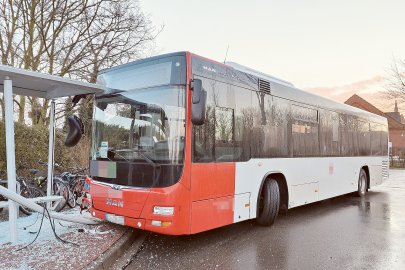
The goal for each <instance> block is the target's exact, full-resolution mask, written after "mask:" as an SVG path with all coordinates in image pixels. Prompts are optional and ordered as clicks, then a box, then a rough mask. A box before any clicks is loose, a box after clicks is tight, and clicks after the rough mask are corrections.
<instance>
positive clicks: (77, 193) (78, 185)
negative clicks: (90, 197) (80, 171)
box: [73, 178, 85, 204]
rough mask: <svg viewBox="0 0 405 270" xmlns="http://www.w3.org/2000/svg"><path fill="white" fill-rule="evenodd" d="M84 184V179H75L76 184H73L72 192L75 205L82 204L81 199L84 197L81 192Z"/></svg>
mask: <svg viewBox="0 0 405 270" xmlns="http://www.w3.org/2000/svg"><path fill="white" fill-rule="evenodd" d="M84 182H85V179H83V178H79V179H77V182H76V183H75V186H74V189H73V190H74V194H75V200H76V204H81V203H82V199H83V195H84V192H83V188H84Z"/></svg>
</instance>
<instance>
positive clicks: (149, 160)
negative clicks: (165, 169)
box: [135, 150, 160, 167]
mask: <svg viewBox="0 0 405 270" xmlns="http://www.w3.org/2000/svg"><path fill="white" fill-rule="evenodd" d="M135 152H136V153H138V154H139V155H140V156H141V157H142V158H143V159H144V160H145V161H146V162H148V163H149V164H150V165H152V166H153V167H160V164H159V163H157V162H156V161H154V160H153V159H151V158H150V157H148V155H147V154H145V153H144V151H142V150H135Z"/></svg>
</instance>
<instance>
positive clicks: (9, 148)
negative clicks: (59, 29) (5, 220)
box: [4, 77, 18, 244]
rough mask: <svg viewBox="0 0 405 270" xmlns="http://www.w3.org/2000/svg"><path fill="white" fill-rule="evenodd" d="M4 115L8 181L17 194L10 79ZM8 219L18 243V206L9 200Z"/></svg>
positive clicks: (11, 235) (12, 235)
mask: <svg viewBox="0 0 405 270" xmlns="http://www.w3.org/2000/svg"><path fill="white" fill-rule="evenodd" d="M4 114H5V124H6V156H7V180H8V183H7V185H8V189H9V190H10V191H11V192H14V193H15V192H16V187H17V184H16V182H17V180H16V167H15V144H14V110H13V84H12V81H11V79H10V78H9V77H5V79H4ZM8 203H9V207H8V217H9V224H10V241H11V243H13V244H15V243H17V240H18V238H17V217H18V205H17V204H16V203H15V202H14V201H12V200H9V201H8Z"/></svg>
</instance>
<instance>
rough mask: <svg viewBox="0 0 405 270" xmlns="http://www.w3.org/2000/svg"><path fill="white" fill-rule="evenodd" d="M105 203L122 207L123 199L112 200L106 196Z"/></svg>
mask: <svg viewBox="0 0 405 270" xmlns="http://www.w3.org/2000/svg"><path fill="white" fill-rule="evenodd" d="M106 204H107V205H111V206H116V207H124V202H123V201H120V200H113V199H110V198H107V201H106Z"/></svg>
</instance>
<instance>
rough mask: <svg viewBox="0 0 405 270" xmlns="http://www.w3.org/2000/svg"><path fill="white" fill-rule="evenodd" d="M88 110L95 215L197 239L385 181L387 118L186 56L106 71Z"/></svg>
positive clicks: (89, 188)
mask: <svg viewBox="0 0 405 270" xmlns="http://www.w3.org/2000/svg"><path fill="white" fill-rule="evenodd" d="M97 81H98V83H99V84H101V85H103V86H104V87H105V89H106V92H105V93H103V94H102V95H97V96H96V97H95V102H94V114H93V118H94V119H93V130H92V146H91V158H90V169H89V176H88V178H87V179H86V185H85V187H86V200H87V202H88V203H89V204H90V208H89V211H90V213H91V215H92V216H94V217H97V218H100V219H103V220H107V221H110V222H114V223H117V224H122V225H126V226H131V227H135V228H138V229H142V230H147V231H153V232H157V233H161V234H169V235H183V234H195V233H199V232H203V231H207V230H211V229H214V228H218V227H221V226H225V225H229V224H233V223H236V222H240V221H244V220H249V219H256V220H257V222H258V223H259V224H260V225H267V226H268V225H271V224H273V223H274V221H275V220H276V218H277V215H278V213H279V212H280V211H286V210H287V209H290V208H294V207H298V206H302V205H305V204H309V203H313V202H316V201H320V200H325V199H328V198H331V197H335V196H339V195H342V194H347V193H354V194H357V195H358V196H364V195H365V194H366V192H367V191H368V190H369V189H370V188H371V187H373V186H375V185H378V184H381V183H382V182H383V181H384V180H386V179H387V178H388V127H387V120H386V118H384V117H381V116H378V115H375V114H372V113H369V112H366V111H363V110H360V109H357V108H354V107H351V106H348V105H345V104H341V103H338V102H334V101H331V100H329V99H326V98H323V97H320V96H317V95H314V94H311V93H308V92H305V91H302V90H299V89H297V88H295V87H294V85H293V84H291V83H290V82H287V81H284V80H281V79H278V78H275V77H272V76H270V75H267V74H264V73H262V72H259V71H256V70H253V69H251V68H248V67H244V66H242V65H239V64H236V63H232V62H226V63H220V62H216V61H212V60H209V59H207V58H204V57H201V56H198V55H196V54H193V53H190V52H178V53H171V54H165V55H160V56H156V57H151V58H147V59H142V60H138V61H134V62H131V63H128V64H124V65H120V66H117V67H113V68H110V69H107V70H104V71H103V72H102V73H101V74H100V75H99V77H98V79H97Z"/></svg>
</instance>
